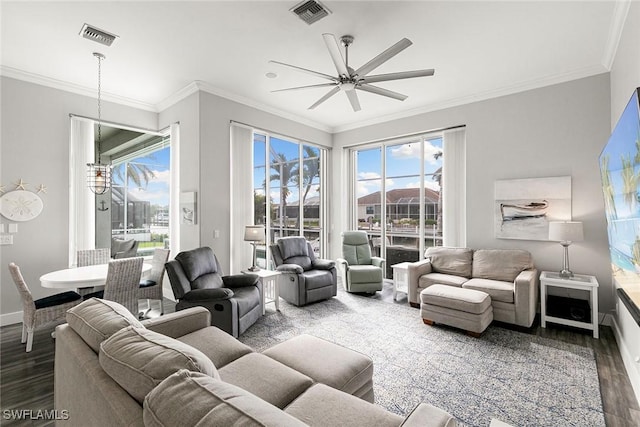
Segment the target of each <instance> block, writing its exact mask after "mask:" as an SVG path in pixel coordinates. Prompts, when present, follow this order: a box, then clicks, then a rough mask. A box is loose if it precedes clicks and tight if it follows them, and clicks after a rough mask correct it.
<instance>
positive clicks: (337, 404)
mask: <svg viewBox="0 0 640 427" xmlns="http://www.w3.org/2000/svg"><path fill="white" fill-rule="evenodd" d="M285 412H286V413H287V414H290V415H293V416H294V417H296V418H297V419H299V420H300V421H302V422H303V423H305V424H308V425H311V426H341V427H351V426H353V427H356V426H357V427H360V426H376V427H385V426H389V427H392V426H393V427H397V426H399V425H400V424H401V423H402V417H401V416H399V415H396V414H394V413H391V412H389V411H386V410H384V409H382V408H381V407H379V406H376V405H374V404H372V403H369V402H366V401H364V400H362V399H359V398H357V397H355V396H351V395H349V394H346V393H343V392H340V391H338V390H336V389H334V388H331V387H328V386H326V385H324V384H315V385H314V386H313V387H311V388H310V389H308V390H307V391H305V392H304V393H302V394H301V395H300V397H298V398H297V399H296V400H294V401H293V403H291V404H290V405H289V406H287V408H286V409H285Z"/></svg>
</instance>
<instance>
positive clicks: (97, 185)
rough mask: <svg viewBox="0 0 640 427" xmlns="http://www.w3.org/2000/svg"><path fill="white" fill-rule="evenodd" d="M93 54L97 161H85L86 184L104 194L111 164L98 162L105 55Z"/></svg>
mask: <svg viewBox="0 0 640 427" xmlns="http://www.w3.org/2000/svg"><path fill="white" fill-rule="evenodd" d="M93 56H95V57H96V58H97V59H98V144H97V148H98V153H97V155H96V158H97V159H98V162H97V163H87V185H89V189H90V190H91V191H93V192H94V193H95V194H104V193H106V192H107V190H109V189H110V188H111V165H110V164H102V163H101V162H100V148H101V143H102V105H101V103H102V93H101V92H102V87H101V83H100V80H101V78H102V75H101V71H102V67H101V65H102V60H103V59H104V58H105V56H104V55H103V54H101V53H98V52H93Z"/></svg>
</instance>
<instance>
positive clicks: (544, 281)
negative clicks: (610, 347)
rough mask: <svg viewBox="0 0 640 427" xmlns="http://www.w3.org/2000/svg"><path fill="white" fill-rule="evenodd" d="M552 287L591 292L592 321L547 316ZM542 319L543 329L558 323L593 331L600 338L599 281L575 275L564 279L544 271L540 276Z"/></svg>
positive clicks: (591, 277)
mask: <svg viewBox="0 0 640 427" xmlns="http://www.w3.org/2000/svg"><path fill="white" fill-rule="evenodd" d="M550 287H556V288H565V289H580V290H586V291H589V305H590V306H591V321H590V322H581V321H578V320H571V319H565V318H562V317H555V316H549V315H548V314H547V291H548V288H550ZM540 319H541V320H540V324H541V326H542V327H543V328H545V327H546V323H547V322H552V323H558V324H560V325H567V326H573V327H575V328H584V329H589V330H592V331H593V337H594V338H598V281H597V280H596V278H595V277H594V276H587V275H583V274H574V276H573V277H570V278H562V277H560V275H559V274H558V273H552V272H550V271H543V272H542V273H541V274H540Z"/></svg>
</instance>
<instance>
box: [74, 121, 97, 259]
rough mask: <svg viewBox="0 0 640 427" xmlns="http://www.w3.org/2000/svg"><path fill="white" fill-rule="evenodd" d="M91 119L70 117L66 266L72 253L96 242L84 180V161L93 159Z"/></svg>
mask: <svg viewBox="0 0 640 427" xmlns="http://www.w3.org/2000/svg"><path fill="white" fill-rule="evenodd" d="M93 141H94V135H93V120H90V119H84V118H80V117H71V133H70V138H69V153H70V158H69V166H70V167H69V267H73V266H75V265H76V252H77V251H79V250H84V249H94V248H95V243H96V233H95V229H96V218H95V194H93V193H92V192H91V190H89V187H88V186H87V183H86V176H87V163H93V161H94V143H93Z"/></svg>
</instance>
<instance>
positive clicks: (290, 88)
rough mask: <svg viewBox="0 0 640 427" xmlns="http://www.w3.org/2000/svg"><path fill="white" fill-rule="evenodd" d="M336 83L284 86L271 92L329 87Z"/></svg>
mask: <svg viewBox="0 0 640 427" xmlns="http://www.w3.org/2000/svg"><path fill="white" fill-rule="evenodd" d="M335 85H336V83H320V84H317V85H309V86H298V87H288V88H284V89H276V90H272V91H271V92H272V93H273V92H286V91H289V90H299V89H312V88H315V87H329V86H335Z"/></svg>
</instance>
